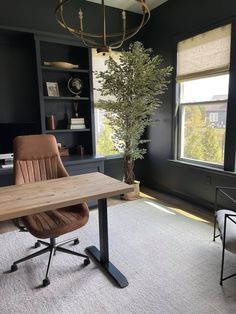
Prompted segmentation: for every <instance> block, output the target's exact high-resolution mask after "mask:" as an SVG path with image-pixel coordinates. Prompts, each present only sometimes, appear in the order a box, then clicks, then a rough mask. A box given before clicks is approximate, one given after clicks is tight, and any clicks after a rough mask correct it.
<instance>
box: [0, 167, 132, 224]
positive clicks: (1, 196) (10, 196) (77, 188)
mask: <svg viewBox="0 0 236 314" xmlns="http://www.w3.org/2000/svg"><path fill="white" fill-rule="evenodd" d="M132 191H133V187H132V186H130V185H128V184H126V183H123V182H121V181H118V180H116V179H113V178H111V177H108V176H106V175H104V174H102V173H99V172H94V173H88V174H83V175H77V176H71V177H65V178H60V179H53V180H48V181H41V182H35V183H30V184H23V185H13V186H6V187H2V188H0V221H4V220H7V219H12V218H17V217H22V216H26V215H31V214H35V213H39V212H43V211H48V210H53V209H58V208H61V207H66V206H70V205H75V204H79V203H82V202H87V201H90V200H97V199H102V198H108V197H111V196H114V195H118V194H123V193H127V192H132Z"/></svg>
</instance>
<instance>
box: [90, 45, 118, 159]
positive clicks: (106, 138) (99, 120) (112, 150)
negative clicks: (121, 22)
mask: <svg viewBox="0 0 236 314" xmlns="http://www.w3.org/2000/svg"><path fill="white" fill-rule="evenodd" d="M109 56H111V57H112V58H113V59H114V60H116V61H118V60H119V56H120V52H119V51H111V52H109V53H107V54H106V55H103V54H101V53H97V50H96V49H92V63H93V87H94V104H95V105H96V102H97V101H98V100H99V99H106V100H108V99H111V98H112V96H110V97H109V98H108V96H107V97H106V98H105V97H104V96H101V94H100V92H99V91H97V89H98V88H99V87H100V84H99V82H98V79H97V78H96V77H95V75H94V72H95V71H104V70H106V65H105V61H106V60H107V59H108V57H109ZM94 110H95V137H96V152H97V153H98V154H101V155H105V156H108V155H117V154H120V153H121V151H120V150H119V149H118V148H117V145H116V143H115V142H114V141H113V138H112V131H111V127H110V126H109V123H108V121H107V118H105V116H104V111H103V110H100V109H97V108H95V109H94Z"/></svg>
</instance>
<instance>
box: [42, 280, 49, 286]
mask: <svg viewBox="0 0 236 314" xmlns="http://www.w3.org/2000/svg"><path fill="white" fill-rule="evenodd" d="M48 285H50V280H49V279H48V278H45V279H44V280H43V287H47V286H48Z"/></svg>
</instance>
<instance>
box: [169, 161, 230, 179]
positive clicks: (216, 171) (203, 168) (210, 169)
mask: <svg viewBox="0 0 236 314" xmlns="http://www.w3.org/2000/svg"><path fill="white" fill-rule="evenodd" d="M168 162H170V163H173V164H176V165H178V166H184V167H188V168H192V169H199V170H201V171H205V172H207V173H213V174H218V175H224V176H230V177H235V176H236V173H235V172H232V171H226V170H224V169H220V168H214V167H210V166H204V165H199V164H194V163H191V162H186V161H180V160H174V159H168Z"/></svg>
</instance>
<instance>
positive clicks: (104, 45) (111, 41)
mask: <svg viewBox="0 0 236 314" xmlns="http://www.w3.org/2000/svg"><path fill="white" fill-rule="evenodd" d="M70 1H71V0H59V3H58V5H57V7H56V9H55V14H56V20H57V22H58V23H59V25H61V26H62V27H63V28H64V29H66V30H67V31H69V32H70V33H71V34H72V35H74V36H76V37H78V38H80V39H81V41H82V42H83V44H84V45H85V46H86V47H89V48H97V52H108V51H109V48H111V49H117V48H120V47H121V46H122V45H123V43H124V41H126V40H127V39H130V38H131V37H133V36H134V35H136V34H137V33H138V32H139V31H140V29H141V28H142V27H143V26H144V25H145V24H146V23H147V22H148V20H149V18H150V10H149V8H148V6H147V4H146V1H145V0H135V1H136V2H137V3H138V4H139V5H140V7H141V10H142V18H141V21H140V23H139V25H137V26H136V27H133V28H131V29H128V30H127V29H126V12H125V11H124V10H123V11H122V13H121V18H122V31H121V32H118V33H109V32H107V25H106V7H105V4H104V0H102V1H101V19H102V32H101V33H89V32H86V31H85V30H84V23H83V11H82V10H81V9H79V12H78V18H79V27H78V29H76V28H73V27H72V26H69V24H68V23H67V21H66V18H65V14H64V12H65V7H66V5H67V4H68V3H69V2H70Z"/></svg>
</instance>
